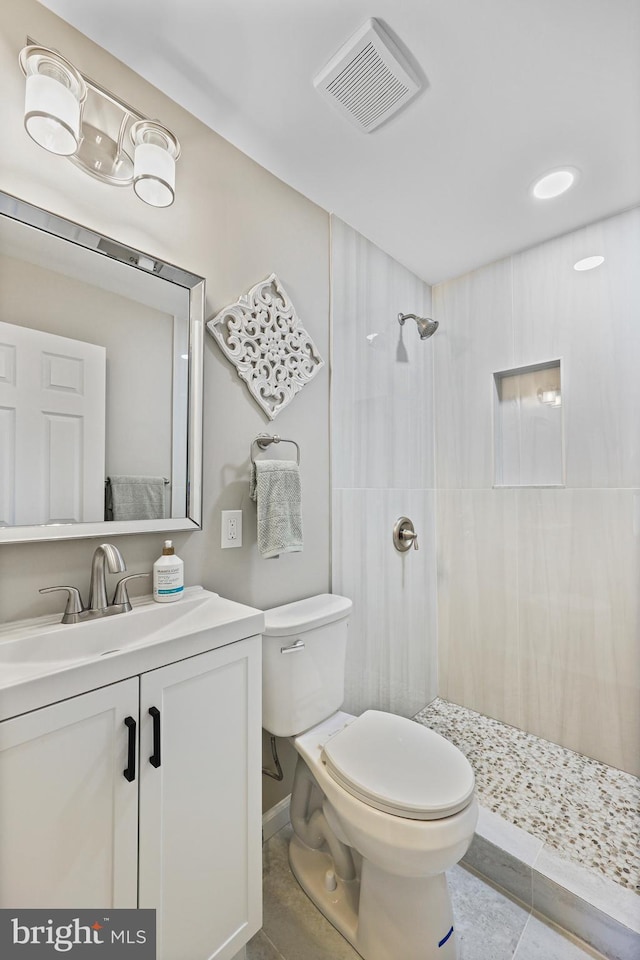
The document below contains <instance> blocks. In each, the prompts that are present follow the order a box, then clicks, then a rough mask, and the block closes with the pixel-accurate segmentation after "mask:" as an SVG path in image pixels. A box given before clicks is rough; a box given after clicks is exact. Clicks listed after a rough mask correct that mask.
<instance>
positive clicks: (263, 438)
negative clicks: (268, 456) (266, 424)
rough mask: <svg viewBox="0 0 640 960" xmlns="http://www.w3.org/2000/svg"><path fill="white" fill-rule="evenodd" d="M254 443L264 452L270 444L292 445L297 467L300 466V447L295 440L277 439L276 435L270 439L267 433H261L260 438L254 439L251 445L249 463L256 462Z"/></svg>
mask: <svg viewBox="0 0 640 960" xmlns="http://www.w3.org/2000/svg"><path fill="white" fill-rule="evenodd" d="M254 443H257V444H258V446H259V447H260V449H261V450H266V449H267V447H270V446H271V444H272V443H292V444H293V445H294V447H295V448H296V462H297V464H298V466H300V447H299V446H298V444H297V443H296V441H295V440H287V439H286V437H279V436H278V435H277V434H274V436H273V437H271V436H269V434H268V433H261V434H260V436H258V437H256V438H255V440H253V442H252V443H251V463H255V462H256V461H255V459H254V456H253V444H254Z"/></svg>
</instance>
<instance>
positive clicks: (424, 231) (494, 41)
mask: <svg viewBox="0 0 640 960" xmlns="http://www.w3.org/2000/svg"><path fill="white" fill-rule="evenodd" d="M41 2H42V3H44V5H45V6H47V7H49V8H50V9H51V10H53V11H54V12H55V13H57V14H58V15H60V16H61V17H63V18H64V19H65V20H68V21H69V23H71V24H73V25H74V26H75V27H77V28H78V29H79V30H80V31H81V32H82V33H84V34H86V35H87V36H89V37H91V38H92V39H93V40H95V41H96V42H97V43H99V44H100V45H101V46H102V47H104V48H106V49H107V50H109V51H110V52H111V53H113V54H114V55H115V56H116V57H118V58H119V59H120V60H122V61H124V62H125V63H126V64H128V65H129V66H131V67H132V68H133V69H134V70H135V71H137V72H138V73H139V74H141V75H142V76H143V77H145V78H146V79H147V80H149V81H150V82H151V83H153V84H154V85H155V86H156V87H158V88H160V89H161V90H163V91H164V92H165V93H166V94H168V95H169V96H170V97H171V98H172V99H174V100H175V101H177V102H178V103H180V104H181V105H182V106H184V107H185V108H186V109H187V110H189V111H191V113H193V114H195V115H196V116H198V117H199V118H200V119H201V120H203V121H204V122H205V123H206V124H208V125H209V126H210V127H211V128H213V129H214V130H216V131H217V132H218V133H220V134H222V136H224V137H225V138H226V139H228V140H229V141H231V142H232V143H234V144H235V145H236V146H238V147H239V148H240V149H241V150H243V151H244V152H245V153H247V154H249V155H250V156H251V157H253V158H254V159H255V160H257V161H258V162H259V163H261V164H262V165H263V166H264V167H266V168H267V169H269V170H271V171H272V172H273V173H274V174H276V175H277V176H278V177H280V178H281V179H282V180H284V181H286V182H287V183H289V184H291V185H292V186H293V187H295V188H296V189H298V190H299V191H301V192H302V193H303V194H305V195H306V196H307V197H310V198H311V199H312V200H314V201H316V202H317V203H318V204H320V205H321V206H322V207H324V208H325V209H327V210H329V211H332V212H333V213H336V214H337V215H338V216H339V217H341V218H342V219H343V220H345V221H347V223H349V224H351V225H352V226H353V227H355V228H356V229H357V230H359V231H360V232H361V233H363V234H364V235H365V236H366V237H368V238H369V239H370V240H372V241H374V242H375V243H377V244H378V245H379V246H380V247H382V248H383V249H384V250H386V251H387V252H388V253H390V254H391V255H392V256H393V257H395V258H396V259H397V260H399V261H400V262H401V263H403V264H405V265H406V266H407V267H409V268H410V269H411V270H413V271H414V272H415V273H416V274H418V275H419V276H421V277H423V278H424V279H425V280H427V281H428V282H430V283H433V282H437V281H439V280H443V279H446V278H447V277H451V276H456V275H458V274H460V273H464V272H465V271H467V270H470V269H472V268H473V267H476V266H479V265H481V264H484V263H488V262H490V261H492V260H495V259H498V258H500V257H502V256H505V255H507V254H509V253H511V252H513V251H515V250H519V249H523V248H525V247H528V246H531V245H533V244H535V243H538V242H540V241H542V240H545V239H547V238H549V237H552V236H557V235H558V234H561V233H565V232H567V231H569V230H572V229H574V228H576V227H578V226H581V225H583V224H586V223H589V222H591V221H593V220H596V219H598V218H600V217H603V216H606V215H608V214H612V213H615V212H618V211H620V210H623V209H626V208H628V207H630V206H633V205H635V204H637V203H639V202H640V2H638V0H401V2H399V0H376V2H375V4H372V3H371V2H370V0H134V2H132V0H108V2H104V0H103V2H93V3H89V2H87V0H41ZM372 16H375V17H376V18H378V19H380V20H382V21H383V23H384V24H385V25H386V26H387V27H388V28H390V30H391V31H392V33H393V34H394V35H395V36H396V37H397V38H398V39H399V41H400V42H401V43H402V44H404V46H405V47H406V48H407V49H408V51H409V52H410V54H411V55H412V57H413V58H414V59H415V60H416V61H417V63H418V64H419V66H420V68H421V70H422V72H423V74H424V76H425V77H426V79H427V82H428V86H427V88H426V89H425V90H424V91H423V92H422V93H421V94H420V95H419V96H418V97H417V98H416V99H415V100H413V101H412V102H411V103H410V104H409V105H408V106H407V108H406V109H405V110H404V112H402V113H400V114H398V115H396V116H395V117H393V118H392V119H391V120H389V121H388V122H387V123H386V124H385V125H383V126H382V127H380V128H379V129H378V130H376V131H375V132H373V133H370V134H365V133H362V132H360V131H359V130H358V129H357V128H356V127H354V126H353V125H352V124H351V123H349V121H347V120H345V119H343V118H342V117H341V116H340V115H339V114H338V112H337V111H335V110H333V109H331V107H330V106H329V105H328V104H327V103H326V102H325V101H324V100H323V99H322V98H321V97H320V95H319V94H318V93H317V92H316V91H315V89H314V87H313V83H312V79H313V76H314V75H315V73H316V72H317V71H318V70H319V69H320V68H321V67H323V66H324V64H325V63H326V62H327V61H328V60H329V59H330V58H331V57H332V56H333V54H334V53H336V51H337V50H338V48H339V47H340V46H341V45H342V44H343V43H344V42H345V41H346V40H347V39H348V38H349V37H350V36H351V34H352V33H353V32H355V30H356V29H357V28H358V27H360V25H361V24H362V23H363V22H364V21H365V20H367V19H368V18H369V17H372ZM39 39H40V42H44V43H46V37H43V38H39ZM61 53H64V51H61ZM94 79H97V80H98V81H99V80H100V78H99V77H96V78H94ZM125 94H126V91H125ZM158 119H160V120H161V119H162V118H161V117H160V118H158ZM176 133H178V135H179V131H176ZM567 164H568V165H571V166H574V167H577V168H578V169H579V170H580V171H581V177H580V179H579V182H578V184H577V186H575V187H574V188H573V189H572V190H571V191H569V193H568V194H566V195H564V196H563V197H560V198H557V199H555V200H550V201H546V202H541V201H535V200H533V199H532V198H531V196H530V194H529V192H528V188H529V186H530V184H531V182H532V181H533V180H534V179H535V178H536V177H537V176H539V175H540V174H542V173H544V172H546V171H547V170H549V169H552V168H554V167H557V166H561V165H567ZM179 176H180V173H179V166H178V182H177V189H178V190H179V187H180V181H179ZM594 252H597V251H594Z"/></svg>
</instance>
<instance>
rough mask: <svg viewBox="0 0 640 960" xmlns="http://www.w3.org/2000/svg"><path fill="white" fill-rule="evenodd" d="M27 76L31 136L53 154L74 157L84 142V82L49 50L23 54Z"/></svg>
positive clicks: (29, 49)
mask: <svg viewBox="0 0 640 960" xmlns="http://www.w3.org/2000/svg"><path fill="white" fill-rule="evenodd" d="M20 66H21V68H22V70H23V72H24V74H25V76H26V89H25V107H24V125H25V129H26V131H27V133H28V134H29V136H30V137H31V138H32V140H34V141H35V142H36V143H37V144H38V145H39V146H41V147H44V149H45V150H48V151H49V152H50V153H56V154H58V155H60V156H64V157H69V156H72V155H73V154H74V153H75V152H76V150H77V149H78V146H79V145H80V141H81V134H80V119H81V107H82V103H83V101H84V99H85V97H86V93H87V90H86V85H85V83H84V80H83V79H82V77H81V76H80V74H79V73H78V71H77V70H76V69H75V67H74V66H72V65H71V64H70V63H69V62H68V61H67V60H65V59H64V57H61V56H60V55H59V54H57V53H55V51H53V50H48V49H47V48H46V47H38V46H35V45H31V46H27V47H25V48H24V49H23V50H21V51H20Z"/></svg>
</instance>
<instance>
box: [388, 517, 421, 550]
mask: <svg viewBox="0 0 640 960" xmlns="http://www.w3.org/2000/svg"><path fill="white" fill-rule="evenodd" d="M412 544H413V548H414V550H418V549H419V548H418V534H417V533H416V531H415V529H414V526H413V522H412V521H411V520H410V519H409V517H400V519H399V520H396V522H395V525H394V528H393V545H394V547H395V548H396V550H399V551H400V553H406V551H407V550H410V549H411V545H412Z"/></svg>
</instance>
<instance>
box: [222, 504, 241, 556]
mask: <svg viewBox="0 0 640 960" xmlns="http://www.w3.org/2000/svg"><path fill="white" fill-rule="evenodd" d="M221 517H222V523H221V537H220V546H221V547H222V549H223V550H226V549H228V548H229V547H241V546H242V510H222V511H221Z"/></svg>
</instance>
